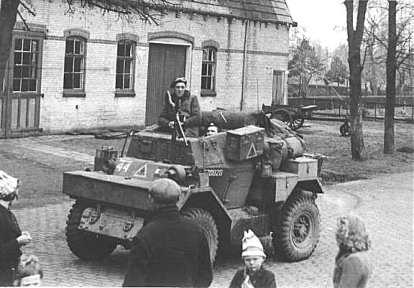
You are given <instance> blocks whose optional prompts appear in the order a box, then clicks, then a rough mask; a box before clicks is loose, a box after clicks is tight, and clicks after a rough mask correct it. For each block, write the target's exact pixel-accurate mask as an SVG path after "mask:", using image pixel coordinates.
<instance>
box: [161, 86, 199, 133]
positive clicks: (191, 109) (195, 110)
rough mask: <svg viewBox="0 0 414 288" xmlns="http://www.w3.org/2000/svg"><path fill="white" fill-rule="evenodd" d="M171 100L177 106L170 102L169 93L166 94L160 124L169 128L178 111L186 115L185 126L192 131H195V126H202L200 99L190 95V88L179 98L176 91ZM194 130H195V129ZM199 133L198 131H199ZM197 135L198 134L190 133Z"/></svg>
mask: <svg viewBox="0 0 414 288" xmlns="http://www.w3.org/2000/svg"><path fill="white" fill-rule="evenodd" d="M171 100H172V101H173V103H174V104H175V108H174V107H172V105H171V104H170V103H169V100H168V94H167V93H166V94H165V101H164V103H165V104H164V109H163V110H162V112H161V114H160V117H159V120H158V124H159V125H160V126H161V127H163V128H166V129H168V123H169V122H170V121H174V120H175V117H176V113H177V111H179V113H180V115H182V116H185V121H184V128H186V130H191V133H195V132H194V131H195V128H197V130H198V127H199V126H200V115H201V113H200V105H199V104H198V99H197V97H196V96H194V95H190V92H189V91H188V90H185V91H184V95H183V96H182V97H181V98H179V97H177V95H176V94H175V93H173V94H172V95H171ZM193 130H194V131H193ZM197 134H198V133H197ZM188 136H192V137H197V136H198V135H188Z"/></svg>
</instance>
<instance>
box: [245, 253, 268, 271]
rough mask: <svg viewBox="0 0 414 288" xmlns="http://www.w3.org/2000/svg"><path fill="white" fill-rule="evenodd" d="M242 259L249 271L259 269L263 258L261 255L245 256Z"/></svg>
mask: <svg viewBox="0 0 414 288" xmlns="http://www.w3.org/2000/svg"><path fill="white" fill-rule="evenodd" d="M243 260H244V264H245V265H246V267H247V269H248V270H249V271H251V272H256V271H257V270H259V269H260V267H262V264H263V262H264V258H263V257H262V256H245V257H244V258H243Z"/></svg>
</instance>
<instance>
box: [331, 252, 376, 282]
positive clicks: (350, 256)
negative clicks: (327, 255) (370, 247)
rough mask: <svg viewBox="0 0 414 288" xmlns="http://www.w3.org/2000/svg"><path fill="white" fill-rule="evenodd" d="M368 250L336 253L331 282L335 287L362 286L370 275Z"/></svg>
mask: <svg viewBox="0 0 414 288" xmlns="http://www.w3.org/2000/svg"><path fill="white" fill-rule="evenodd" d="M371 271H372V268H371V265H370V263H369V260H368V252H366V251H363V252H354V253H344V254H342V253H341V252H340V253H338V255H337V257H336V261H335V269H334V275H333V283H334V287H335V288H364V287H366V286H367V282H368V279H369V277H370V275H371Z"/></svg>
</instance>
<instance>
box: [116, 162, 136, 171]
mask: <svg viewBox="0 0 414 288" xmlns="http://www.w3.org/2000/svg"><path fill="white" fill-rule="evenodd" d="M131 163H132V161H125V160H121V162H120V163H119V164H118V165H116V170H117V171H119V172H121V171H125V172H127V171H128V169H129V166H131Z"/></svg>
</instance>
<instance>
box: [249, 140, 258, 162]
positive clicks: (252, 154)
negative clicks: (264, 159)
mask: <svg viewBox="0 0 414 288" xmlns="http://www.w3.org/2000/svg"><path fill="white" fill-rule="evenodd" d="M256 156H257V151H256V147H254V143H253V142H252V144H251V145H250V148H249V152H248V153H247V156H246V158H247V159H250V158H253V157H256Z"/></svg>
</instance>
